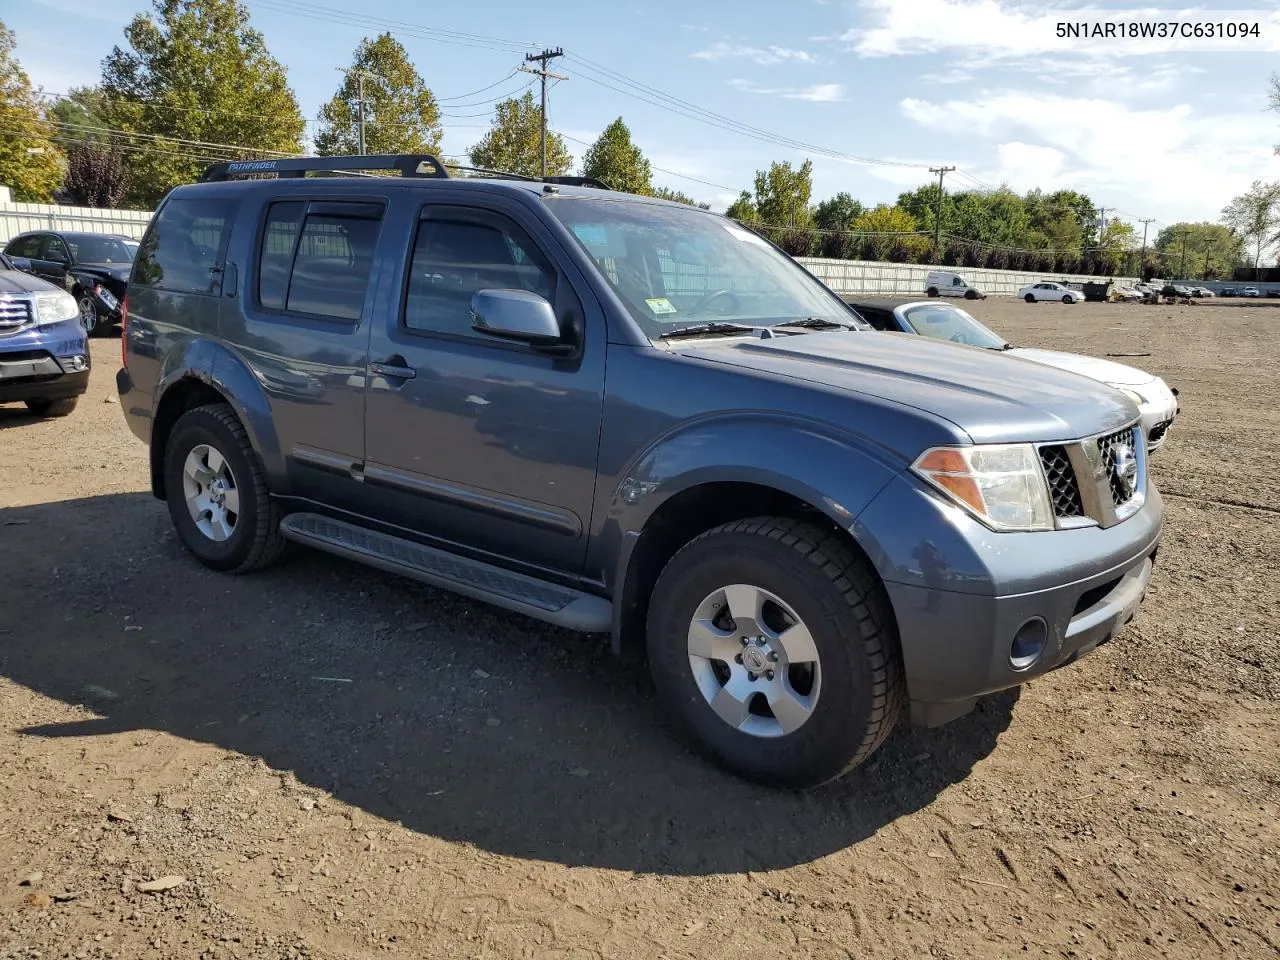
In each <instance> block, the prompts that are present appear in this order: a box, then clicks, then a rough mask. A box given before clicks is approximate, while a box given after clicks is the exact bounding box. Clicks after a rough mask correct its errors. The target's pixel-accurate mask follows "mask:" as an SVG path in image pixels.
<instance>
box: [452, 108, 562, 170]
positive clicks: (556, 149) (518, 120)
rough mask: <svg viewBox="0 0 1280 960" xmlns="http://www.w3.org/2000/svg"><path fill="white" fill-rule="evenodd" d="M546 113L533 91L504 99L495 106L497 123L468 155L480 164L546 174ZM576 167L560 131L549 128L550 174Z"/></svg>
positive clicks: (494, 120) (475, 162)
mask: <svg viewBox="0 0 1280 960" xmlns="http://www.w3.org/2000/svg"><path fill="white" fill-rule="evenodd" d="M541 129H542V114H541V112H540V111H539V109H538V104H537V103H536V102H535V101H534V99H533V94H532V93H526V94H525V95H524V96H523V97H518V98H517V97H512V98H511V99H510V100H503V101H502V102H501V103H499V104H498V105H497V107H496V108H494V116H493V124H492V126H490V127H489V132H488V133H486V134H485V135H484V138H483V139H481V141H480V142H479V143H477V144H476V145H475V146H474V147H472V148H471V149H470V150H469V151H467V157H468V158H469V159H470V160H471V163H472V164H473V165H475V166H477V167H485V168H487V169H489V170H502V171H504V172H506V173H518V174H521V175H522V176H526V177H537V176H541V174H542V154H541V152H540V149H541V148H540V146H539V140H538V136H539V133H540V131H541ZM572 167H573V157H572V156H571V155H570V153H569V148H568V147H566V146H565V145H564V140H563V139H561V137H560V134H558V133H556V132H555V131H553V130H548V131H547V174H548V175H549V176H559V175H561V174H565V173H568V172H569V170H570V168H572Z"/></svg>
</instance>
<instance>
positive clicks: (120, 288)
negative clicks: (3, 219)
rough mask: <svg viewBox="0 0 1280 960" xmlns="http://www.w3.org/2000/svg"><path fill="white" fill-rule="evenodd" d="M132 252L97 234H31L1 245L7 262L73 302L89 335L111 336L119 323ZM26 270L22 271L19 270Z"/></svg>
mask: <svg viewBox="0 0 1280 960" xmlns="http://www.w3.org/2000/svg"><path fill="white" fill-rule="evenodd" d="M136 252H137V246H136V243H135V241H132V240H130V239H129V238H128V237H117V236H112V235H110V234H101V233H78V232H66V231H43V230H42V231H33V232H29V233H22V234H19V235H18V236H16V237H14V238H13V239H12V240H10V241H9V243H8V244H7V245H6V246H5V253H7V254H8V255H9V256H10V257H14V258H22V259H23V260H24V261H26V262H28V263H29V264H30V272H31V273H34V274H35V275H36V276H37V277H41V278H42V279H45V280H48V281H49V282H50V283H53V284H55V285H57V286H59V287H61V288H62V289H63V290H66V291H67V293H69V294H71V295H72V296H73V297H74V298H75V299H76V303H77V305H78V307H79V310H80V322H81V323H83V324H84V328H85V330H87V331H88V333H89V336H91V337H92V336H100V335H103V334H106V333H109V332H111V330H112V329H114V327H115V325H116V324H117V323H119V322H120V301H121V300H122V299H123V298H124V293H125V284H126V283H128V280H129V270H130V268H131V266H132V265H133V257H134V254H135V253H136ZM24 269H25V268H24Z"/></svg>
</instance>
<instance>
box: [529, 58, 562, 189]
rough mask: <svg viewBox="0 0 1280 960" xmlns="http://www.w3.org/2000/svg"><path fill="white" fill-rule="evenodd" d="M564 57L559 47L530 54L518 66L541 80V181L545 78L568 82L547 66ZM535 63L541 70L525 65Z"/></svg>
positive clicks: (544, 171)
mask: <svg viewBox="0 0 1280 960" xmlns="http://www.w3.org/2000/svg"><path fill="white" fill-rule="evenodd" d="M563 56H564V51H563V50H562V49H560V48H559V47H556V48H555V49H554V50H552V49H550V48H544V49H543V51H542V52H541V53H531V54H529V55H528V56H526V57H525V58H524V64H521V65H520V69H521V70H523V71H524V72H525V73H532V74H534V75H536V76H537V77H539V78H540V79H541V80H542V123H541V124H540V130H539V141H540V144H541V147H542V179H544V180H545V179H546V178H547V78H548V77H555V78H556V79H557V80H568V79H569V78H568V77H566V76H564V75H563V74H560V73H551V72H550V71H549V70H548V69H547V64H549V63H550V62H551V61H552V60H557V59H559V58H560V57H563ZM530 63H536V64H539V65H540V66H541V67H542V69H540V70H533V69H531V68H530V67H528V66H526V65H525V64H530Z"/></svg>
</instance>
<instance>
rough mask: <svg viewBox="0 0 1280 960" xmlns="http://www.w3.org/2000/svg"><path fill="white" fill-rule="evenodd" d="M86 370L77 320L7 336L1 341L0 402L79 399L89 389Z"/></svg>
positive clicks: (84, 345)
mask: <svg viewBox="0 0 1280 960" xmlns="http://www.w3.org/2000/svg"><path fill="white" fill-rule="evenodd" d="M89 367H90V358H89V345H88V343H87V342H86V340H85V335H84V328H83V327H81V326H80V321H79V320H78V319H77V320H72V321H67V322H65V323H57V324H50V325H48V326H44V327H34V326H33V327H30V328H28V329H25V330H22V331H20V332H18V333H16V334H10V335H8V336H6V337H5V338H4V340H3V341H2V342H0V403H18V402H20V401H23V400H63V399H67V398H69V397H78V396H80V394H82V393H84V392H85V390H87V389H88V387H89Z"/></svg>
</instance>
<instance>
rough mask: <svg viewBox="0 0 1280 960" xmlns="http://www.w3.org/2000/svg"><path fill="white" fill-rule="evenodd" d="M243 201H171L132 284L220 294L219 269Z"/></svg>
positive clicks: (146, 246) (146, 243) (154, 226)
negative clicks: (238, 207)
mask: <svg viewBox="0 0 1280 960" xmlns="http://www.w3.org/2000/svg"><path fill="white" fill-rule="evenodd" d="M237 205H238V203H237V201H235V200H229V199H223V198H217V199H212V198H211V199H206V200H187V199H175V200H170V201H169V202H168V203H166V204H165V205H164V206H163V207H162V208H161V210H160V213H159V214H158V215H157V217H156V219H155V222H154V223H152V225H151V228H150V229H149V230H148V231H147V236H146V238H145V239H144V240H143V241H142V246H141V247H139V249H138V256H137V259H136V260H134V266H133V276H132V278H131V279H130V283H134V284H138V285H141V286H146V287H155V288H156V289H157V290H168V291H171V292H173V293H195V294H207V295H217V294H218V293H219V292H220V290H221V277H220V275H219V273H218V271H217V270H216V269H215V267H217V265H218V264H219V263H221V262H222V258H223V256H224V255H225V251H226V248H227V237H228V236H229V235H230V233H231V225H232V223H233V222H234V220H235V212H236V206H237Z"/></svg>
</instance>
